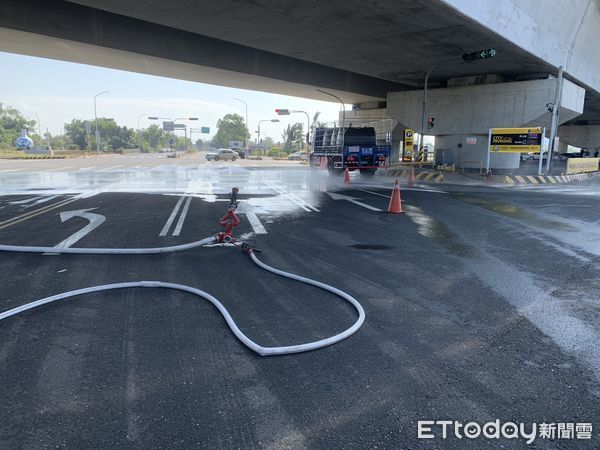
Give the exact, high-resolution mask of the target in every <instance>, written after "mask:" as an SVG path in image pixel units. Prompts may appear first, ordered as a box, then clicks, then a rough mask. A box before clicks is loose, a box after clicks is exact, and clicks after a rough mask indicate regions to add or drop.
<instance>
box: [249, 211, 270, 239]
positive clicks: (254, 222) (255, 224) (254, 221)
mask: <svg viewBox="0 0 600 450" xmlns="http://www.w3.org/2000/svg"><path fill="white" fill-rule="evenodd" d="M244 214H246V218H247V219H248V222H250V225H251V226H252V229H253V230H254V233H255V234H267V230H265V227H264V226H263V224H262V223H260V220H259V219H258V216H257V215H256V214H255V213H254V211H248V210H244Z"/></svg>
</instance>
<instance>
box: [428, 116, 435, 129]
mask: <svg viewBox="0 0 600 450" xmlns="http://www.w3.org/2000/svg"><path fill="white" fill-rule="evenodd" d="M434 122H435V117H433V116H429V117H428V118H427V128H433V126H434V125H435V123H434Z"/></svg>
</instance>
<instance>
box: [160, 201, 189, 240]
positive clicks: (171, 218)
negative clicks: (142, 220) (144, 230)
mask: <svg viewBox="0 0 600 450" xmlns="http://www.w3.org/2000/svg"><path fill="white" fill-rule="evenodd" d="M184 198H185V197H184V196H183V195H182V196H181V197H180V198H179V201H178V202H177V204H176V205H175V208H173V212H172V213H171V215H170V216H169V218H168V219H167V221H166V222H165V226H164V227H163V229H162V231H161V232H160V234H159V236H166V235H167V233H168V232H169V229H170V228H171V225H172V224H173V221H174V220H175V216H177V213H178V212H179V208H180V207H181V204H182V203H183V199H184Z"/></svg>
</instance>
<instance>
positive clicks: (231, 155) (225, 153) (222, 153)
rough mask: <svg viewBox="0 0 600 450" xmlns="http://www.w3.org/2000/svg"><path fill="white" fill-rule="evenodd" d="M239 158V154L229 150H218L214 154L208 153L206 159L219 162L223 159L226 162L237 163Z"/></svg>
mask: <svg viewBox="0 0 600 450" xmlns="http://www.w3.org/2000/svg"><path fill="white" fill-rule="evenodd" d="M239 156H240V155H238V153H237V152H234V151H233V150H230V149H228V148H218V149H217V150H216V151H214V152H208V153H207V154H206V157H205V158H206V160H207V161H219V160H221V159H222V160H224V161H235V160H236V159H238V158H239Z"/></svg>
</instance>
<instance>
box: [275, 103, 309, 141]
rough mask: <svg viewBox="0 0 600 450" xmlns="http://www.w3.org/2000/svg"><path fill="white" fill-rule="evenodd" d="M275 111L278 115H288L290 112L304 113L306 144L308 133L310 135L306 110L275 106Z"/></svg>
mask: <svg viewBox="0 0 600 450" xmlns="http://www.w3.org/2000/svg"><path fill="white" fill-rule="evenodd" d="M275 112H276V113H277V114H279V115H280V116H289V115H290V114H296V113H298V114H304V115H305V116H306V143H307V144H308V141H309V135H310V117H309V115H308V113H307V112H306V111H300V110H296V109H282V108H277V109H276V110H275Z"/></svg>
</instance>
